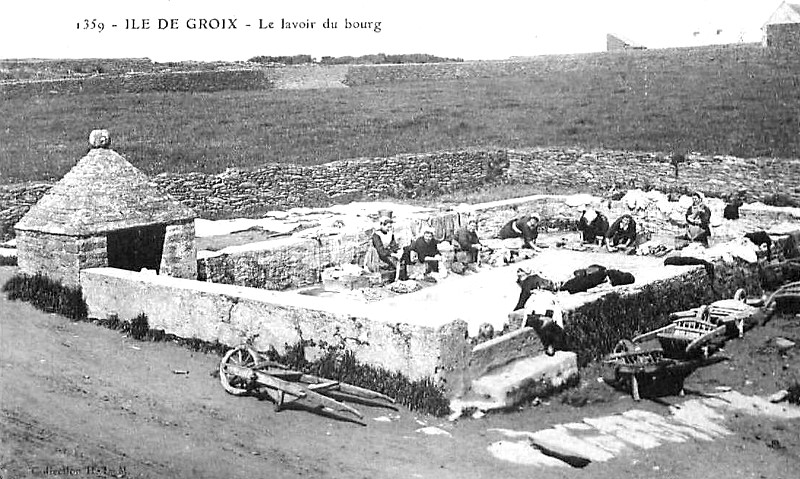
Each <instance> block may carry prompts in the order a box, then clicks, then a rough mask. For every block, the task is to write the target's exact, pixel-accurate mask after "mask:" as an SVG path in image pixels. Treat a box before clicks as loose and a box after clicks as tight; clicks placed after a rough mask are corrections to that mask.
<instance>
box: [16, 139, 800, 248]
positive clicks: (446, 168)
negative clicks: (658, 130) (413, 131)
mask: <svg viewBox="0 0 800 479" xmlns="http://www.w3.org/2000/svg"><path fill="white" fill-rule="evenodd" d="M674 171H675V168H674V165H673V164H672V163H671V162H670V161H669V160H668V159H665V158H664V157H663V156H661V155H659V154H656V153H632V152H620V151H587V150H581V149H565V148H549V149H531V150H491V151H487V150H469V151H456V152H437V153H430V154H420V155H401V156H395V157H390V158H374V159H356V160H344V161H337V162H332V163H327V164H323V165H316V166H296V165H280V164H270V165H265V166H264V167H262V168H258V169H254V170H235V169H231V170H227V171H225V172H223V173H220V174H215V175H208V174H200V173H189V174H161V175H157V176H155V177H154V178H153V182H154V183H156V184H157V185H158V186H159V187H160V188H162V189H163V190H165V191H167V192H169V193H170V194H172V195H173V196H174V197H175V198H177V199H178V200H179V201H181V202H182V203H183V204H184V205H186V206H189V207H191V208H193V209H194V210H195V211H196V212H197V213H198V214H199V215H200V216H201V217H203V218H220V217H232V216H247V215H251V214H254V213H257V212H261V211H265V210H267V209H274V208H289V207H295V206H312V207H313V206H324V205H329V204H332V203H346V202H349V201H352V200H356V199H378V198H398V199H404V198H412V197H419V196H424V195H430V194H435V193H446V192H451V191H456V190H470V189H474V188H477V187H479V186H481V185H483V184H486V183H489V182H497V181H502V182H508V183H511V184H514V183H517V184H526V185H531V186H533V187H534V188H527V189H528V190H530V189H535V190H538V191H539V192H541V193H556V194H568V193H591V194H595V195H599V196H603V197H610V196H613V195H615V194H622V193H623V192H624V191H626V190H628V189H634V188H642V189H644V190H647V189H651V188H655V189H658V190H661V191H666V192H670V191H689V190H700V191H703V192H704V193H706V195H708V196H720V195H727V194H729V193H732V192H736V191H740V190H746V191H747V192H748V197H747V201H748V202H752V201H754V200H759V199H761V200H763V199H764V198H766V197H769V196H774V195H783V196H784V197H785V198H787V199H788V200H789V201H793V202H795V203H797V204H800V161H798V160H788V159H783V160H781V159H741V158H733V157H713V158H710V157H700V156H697V157H690V158H689V159H688V160H687V161H685V162H683V163H680V164H679V165H678V177H677V178H675V174H674ZM51 186H52V185H50V184H46V183H37V184H28V185H7V186H0V235H2V236H3V237H11V236H13V225H14V223H16V222H17V221H18V220H19V219H20V218H21V217H22V216H23V215H24V214H25V212H27V210H28V208H30V206H31V205H33V204H34V203H35V202H36V201H38V199H39V198H41V196H42V195H43V194H44V193H45V192H46V191H47V190H48V189H49V188H50V187H51Z"/></svg>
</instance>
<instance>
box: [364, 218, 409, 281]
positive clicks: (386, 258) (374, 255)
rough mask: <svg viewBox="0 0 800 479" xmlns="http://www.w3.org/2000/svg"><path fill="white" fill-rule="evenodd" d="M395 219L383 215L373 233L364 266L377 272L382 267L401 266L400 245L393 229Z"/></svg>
mask: <svg viewBox="0 0 800 479" xmlns="http://www.w3.org/2000/svg"><path fill="white" fill-rule="evenodd" d="M392 223H394V220H392V218H390V217H388V216H382V217H381V218H380V219H379V220H378V227H377V228H376V229H375V231H374V232H373V233H372V242H371V244H370V246H369V248H368V249H367V254H366V255H365V256H364V267H365V268H367V269H368V270H369V271H371V272H373V273H375V272H377V271H379V270H381V269H391V270H397V269H398V268H399V267H400V257H401V255H402V253H401V252H400V247H399V246H398V245H397V240H396V239H395V237H394V232H393V231H392Z"/></svg>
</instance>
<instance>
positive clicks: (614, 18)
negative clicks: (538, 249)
mask: <svg viewBox="0 0 800 479" xmlns="http://www.w3.org/2000/svg"><path fill="white" fill-rule="evenodd" d="M780 3H781V1H780V0H667V1H659V2H654V1H651V0H571V1H569V0H565V1H557V0H548V1H542V0H528V1H524V0H515V1H511V0H492V1H483V2H469V1H463V0H462V1H450V0H445V1H441V0H440V1H437V0H401V1H392V2H380V1H375V0H372V1H359V0H338V1H337V0H327V1H325V0H294V1H291V2H290V1H283V2H277V1H270V0H139V1H124V2H122V1H113V0H111V1H109V0H103V1H97V0H69V1H67V0H24V1H22V0H5V1H4V2H2V5H0V58H121V57H133V58H150V59H152V60H154V61H158V62H164V61H184V60H197V61H214V60H227V61H243V60H247V59H248V58H252V57H254V56H258V55H268V56H281V55H297V54H308V55H311V56H313V57H315V58H320V57H322V56H345V55H351V56H359V55H367V54H375V53H386V54H402V53H428V54H432V55H437V56H442V57H450V58H463V59H465V60H497V59H506V58H510V57H515V56H533V55H543V54H557V53H582V52H595V51H603V50H605V46H606V34H607V33H614V34H617V35H621V36H623V37H625V38H627V39H630V40H632V41H634V42H636V43H640V44H643V45H645V46H647V47H649V48H666V47H683V46H693V45H703V44H714V43H734V42H741V41H743V42H758V41H760V39H761V27H762V25H763V24H764V22H765V21H766V20H767V18H769V16H770V14H771V13H772V12H773V11H774V10H775V9H776V8H777V7H778V6H779V5H780ZM203 20H205V23H203ZM326 20H330V22H336V28H332V24H328V28H325V22H326ZM270 22H272V28H268V27H269V24H270ZM310 22H314V24H313V26H311V27H310V28H309V26H310ZM346 22H347V23H349V24H350V26H349V28H348V25H347V24H346ZM376 23H379V25H376ZM304 24H305V28H303V25H304ZM354 24H355V25H358V27H354V26H353V25H354ZM101 26H102V28H101ZM203 26H205V27H206V28H202V27H203ZM212 27H216V28H212ZM376 27H378V28H376Z"/></svg>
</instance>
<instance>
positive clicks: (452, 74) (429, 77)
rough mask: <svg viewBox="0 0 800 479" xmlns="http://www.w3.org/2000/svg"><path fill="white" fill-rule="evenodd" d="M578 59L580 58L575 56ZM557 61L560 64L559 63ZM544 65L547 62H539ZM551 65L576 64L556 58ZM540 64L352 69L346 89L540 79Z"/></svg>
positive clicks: (524, 62)
mask: <svg viewBox="0 0 800 479" xmlns="http://www.w3.org/2000/svg"><path fill="white" fill-rule="evenodd" d="M576 57H577V56H576ZM556 58H558V59H559V60H556ZM540 60H541V61H545V59H542V58H540ZM552 61H554V62H555V61H560V62H563V61H577V58H576V59H574V60H570V59H569V58H564V57H554V58H553V60H552ZM541 69H542V65H541V64H532V63H530V62H526V61H514V60H508V61H474V62H453V63H415V64H402V65H352V66H350V68H349V69H348V71H347V77H346V78H345V81H344V83H345V84H346V85H347V86H361V85H375V84H385V83H403V82H410V81H443V80H455V79H460V78H497V77H505V76H524V75H537V74H540V73H541Z"/></svg>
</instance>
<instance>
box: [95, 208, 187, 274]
mask: <svg viewBox="0 0 800 479" xmlns="http://www.w3.org/2000/svg"><path fill="white" fill-rule="evenodd" d="M97 266H101V265H97ZM86 267H94V266H86ZM160 270H161V273H162V274H166V275H167V276H173V277H176V278H186V279H197V247H196V246H195V240H194V221H185V222H181V223H176V224H171V225H167V228H166V234H165V236H164V248H163V251H162V253H161V266H160Z"/></svg>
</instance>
